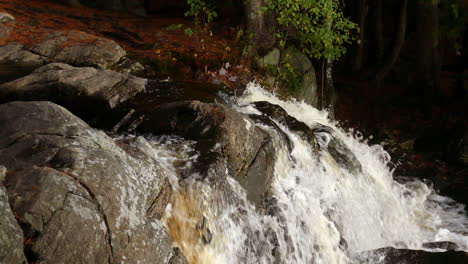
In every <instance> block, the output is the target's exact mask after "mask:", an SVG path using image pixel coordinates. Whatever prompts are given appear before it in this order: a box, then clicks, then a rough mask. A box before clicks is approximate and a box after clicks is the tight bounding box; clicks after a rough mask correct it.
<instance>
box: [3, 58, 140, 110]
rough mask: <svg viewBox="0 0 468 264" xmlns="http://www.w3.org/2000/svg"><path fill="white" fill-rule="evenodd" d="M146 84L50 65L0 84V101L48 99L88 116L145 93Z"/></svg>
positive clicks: (116, 75) (106, 73)
mask: <svg viewBox="0 0 468 264" xmlns="http://www.w3.org/2000/svg"><path fill="white" fill-rule="evenodd" d="M146 82H147V80H146V79H142V78H138V77H135V76H132V75H129V74H121V73H116V72H112V71H105V70H99V69H95V68H90V67H82V68H81V67H72V66H70V65H67V64H62V63H51V64H48V65H45V66H43V67H41V68H39V69H37V70H35V71H34V72H32V73H31V74H29V75H27V76H25V77H23V78H20V79H17V80H14V81H11V82H8V83H4V84H2V85H0V101H3V102H5V101H13V100H23V101H24V100H48V101H52V102H55V103H58V104H61V105H63V106H66V107H67V108H68V109H70V110H72V111H76V112H78V113H84V114H87V113H89V112H91V113H92V112H96V111H102V110H106V109H110V108H114V107H115V106H116V105H118V104H119V103H121V102H124V101H126V100H127V99H129V98H130V97H132V96H134V95H136V94H137V93H140V92H142V91H144V90H145V85H146Z"/></svg>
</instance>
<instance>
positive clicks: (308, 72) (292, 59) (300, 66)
mask: <svg viewBox="0 0 468 264" xmlns="http://www.w3.org/2000/svg"><path fill="white" fill-rule="evenodd" d="M281 60H283V61H286V62H289V63H290V64H291V66H292V68H293V69H294V70H295V71H296V72H297V73H299V74H300V75H301V76H302V82H301V85H300V88H299V90H298V91H297V93H296V94H295V95H294V97H295V98H296V99H298V100H303V101H304V102H306V103H308V104H310V105H312V106H314V107H317V106H318V96H317V80H316V76H315V69H314V66H313V65H312V62H311V61H310V60H309V58H307V56H306V55H305V54H303V53H302V52H300V51H299V50H297V49H295V48H292V47H290V48H288V49H287V50H286V52H284V54H282V58H281Z"/></svg>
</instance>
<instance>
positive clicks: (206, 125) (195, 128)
mask: <svg viewBox="0 0 468 264" xmlns="http://www.w3.org/2000/svg"><path fill="white" fill-rule="evenodd" d="M121 129H123V130H127V129H131V130H132V131H133V130H134V131H136V132H138V133H152V134H156V135H166V134H167V135H179V136H182V137H184V138H185V139H189V140H196V144H195V148H196V150H197V151H199V152H200V156H199V158H198V159H197V161H196V163H195V164H194V167H195V170H196V171H197V172H198V173H199V174H200V175H201V176H202V177H203V178H206V179H207V180H212V181H219V177H222V175H226V169H227V170H229V172H230V175H232V176H233V177H234V178H236V180H237V181H238V182H239V183H240V184H241V185H242V186H244V187H245V188H246V189H247V196H248V198H249V199H250V200H251V201H253V202H254V203H257V204H258V203H260V202H261V200H262V198H263V195H264V194H265V192H266V190H267V189H268V187H269V184H270V181H271V179H272V174H273V165H274V147H273V141H272V138H271V137H270V135H269V134H268V133H267V132H266V131H264V130H263V129H261V128H260V127H258V126H257V125H256V124H255V122H254V121H253V120H252V119H250V118H249V117H247V116H243V115H242V114H240V113H238V112H236V111H234V110H232V109H230V108H227V107H225V106H223V105H220V104H216V103H202V102H199V101H183V102H174V103H167V104H161V105H158V106H154V107H152V108H145V107H142V108H139V109H138V108H136V113H135V114H134V115H133V116H132V118H131V119H130V120H128V121H127V124H126V125H125V126H122V128H121Z"/></svg>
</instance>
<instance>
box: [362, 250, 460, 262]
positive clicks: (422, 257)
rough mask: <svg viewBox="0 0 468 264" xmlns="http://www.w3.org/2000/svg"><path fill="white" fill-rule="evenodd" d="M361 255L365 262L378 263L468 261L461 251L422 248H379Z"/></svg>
mask: <svg viewBox="0 0 468 264" xmlns="http://www.w3.org/2000/svg"><path fill="white" fill-rule="evenodd" d="M363 256H364V257H365V258H367V259H365V260H366V262H365V263H379V264H394V263H411V264H445V263H450V264H462V263H467V261H468V255H467V253H466V252H463V251H446V252H427V251H422V250H410V249H395V248H381V249H377V250H373V251H371V252H369V253H368V254H363ZM369 260H370V261H369ZM363 262H364V261H363ZM358 263H359V262H358Z"/></svg>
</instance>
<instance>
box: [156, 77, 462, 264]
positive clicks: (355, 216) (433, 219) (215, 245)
mask: <svg viewBox="0 0 468 264" xmlns="http://www.w3.org/2000/svg"><path fill="white" fill-rule="evenodd" d="M231 101H232V102H233V103H232V105H231V106H230V107H232V108H234V109H236V110H237V111H239V112H241V113H244V114H249V115H259V114H260V112H259V111H258V109H256V108H255V106H254V105H252V103H254V102H258V101H267V102H269V103H271V104H275V105H279V106H281V107H282V108H284V109H285V110H286V111H287V113H288V114H289V115H290V116H292V117H294V118H296V119H297V120H299V121H301V122H304V123H305V124H307V125H308V126H310V127H311V128H312V127H314V126H316V125H317V123H319V124H322V125H325V126H328V127H330V128H331V129H332V130H333V132H324V131H318V132H316V133H315V136H316V138H317V141H318V144H319V145H320V147H321V150H320V151H319V152H317V151H314V147H313V146H312V145H311V142H307V141H306V140H304V139H303V138H301V136H299V135H298V134H297V133H295V132H293V131H290V130H289V128H288V127H287V126H285V125H284V124H282V123H280V122H277V123H276V125H277V127H275V128H273V127H269V126H267V125H264V124H260V123H257V124H255V125H256V126H260V127H262V129H264V130H265V131H268V133H269V134H270V135H271V137H272V138H273V139H274V145H275V146H274V147H275V153H276V154H275V155H276V157H275V161H274V162H275V163H274V179H273V182H272V184H271V190H270V192H269V197H268V198H267V199H268V202H267V203H266V204H267V206H266V208H264V209H262V210H259V209H258V208H255V206H254V205H253V204H251V203H250V202H249V201H248V200H247V196H246V191H245V190H244V189H243V188H242V187H241V186H240V184H239V183H237V182H236V181H235V180H234V179H233V178H232V177H230V175H229V172H228V171H227V170H226V172H225V173H226V177H225V180H224V181H222V182H219V183H211V182H207V181H203V180H198V179H199V178H200V177H198V175H197V173H195V172H192V171H191V170H190V166H191V162H192V161H194V160H196V159H197V155H198V154H197V153H196V151H195V150H194V149H193V148H191V144H193V143H191V142H188V141H184V140H182V139H177V140H169V139H168V138H167V137H166V138H153V139H152V142H153V145H154V147H155V148H157V147H158V146H162V145H164V149H176V151H174V152H173V157H171V158H170V159H169V158H167V157H166V161H167V162H166V163H165V164H166V165H167V167H171V166H173V168H172V167H171V168H172V169H170V170H169V169H168V171H171V172H172V173H180V171H184V173H185V174H187V175H189V176H188V177H186V178H185V179H184V180H183V181H180V182H178V183H177V180H174V179H176V177H177V176H171V177H170V179H171V182H173V188H174V190H173V195H172V201H171V203H170V204H169V206H168V207H167V208H166V212H165V215H164V217H163V222H164V223H165V225H166V227H167V228H168V230H169V234H170V235H171V236H172V238H173V239H174V243H175V246H177V247H179V248H180V249H181V250H182V252H183V253H184V255H185V256H186V257H187V259H188V260H189V262H190V263H325V264H333V263H355V262H357V260H356V259H358V258H359V259H361V263H362V257H363V255H365V254H367V253H366V252H369V251H370V250H373V249H378V248H382V247H390V246H391V247H395V248H409V249H422V250H430V249H428V248H425V246H424V244H425V243H428V242H437V241H450V242H453V243H456V244H457V245H458V249H459V250H463V251H467V252H468V218H467V217H466V212H465V210H464V206H463V205H460V204H457V203H456V202H454V201H453V200H451V199H450V198H448V197H443V196H440V195H438V194H436V193H435V191H434V190H433V189H432V188H431V187H429V186H428V185H426V184H425V183H423V182H421V181H420V180H417V179H413V180H408V181H407V182H405V183H399V182H396V181H395V180H394V179H393V171H392V170H391V169H390V168H389V162H390V156H389V155H388V153H386V152H385V151H384V149H383V148H382V147H381V146H379V145H372V146H370V145H368V144H367V143H366V141H365V140H363V138H362V136H356V135H354V134H353V133H351V132H349V131H345V130H343V129H342V128H340V127H339V126H338V125H337V123H336V122H335V121H333V120H330V119H329V117H328V113H327V112H326V111H319V110H317V109H315V108H313V107H311V106H310V105H307V104H305V103H303V102H296V101H282V100H280V99H278V98H277V97H275V96H274V95H273V94H270V93H268V92H266V91H265V90H263V89H262V88H261V87H260V86H258V85H256V84H253V83H251V84H249V85H248V87H247V89H246V91H245V93H244V94H243V95H242V96H239V97H236V98H233V100H231ZM278 129H281V133H284V134H286V135H287V137H288V138H289V140H290V142H292V148H288V147H287V145H286V144H285V142H284V140H283V139H282V137H281V135H280V131H278ZM333 138H334V139H335V140H337V141H339V142H342V144H343V145H344V146H345V147H346V148H347V149H349V151H350V152H351V154H352V155H354V156H355V159H356V160H357V161H358V162H359V163H360V167H359V169H356V170H352V169H346V168H345V167H343V166H342V164H339V162H337V160H336V158H334V157H333V153H331V151H327V149H326V147H327V145H329V144H331V142H332V140H333ZM181 146H182V147H181ZM341 153H346V152H341ZM166 156H167V155H166ZM406 176H408V175H406ZM370 263H372V261H371V262H370Z"/></svg>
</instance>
